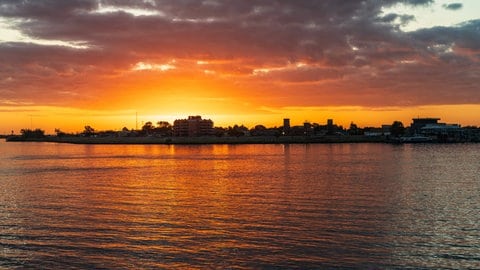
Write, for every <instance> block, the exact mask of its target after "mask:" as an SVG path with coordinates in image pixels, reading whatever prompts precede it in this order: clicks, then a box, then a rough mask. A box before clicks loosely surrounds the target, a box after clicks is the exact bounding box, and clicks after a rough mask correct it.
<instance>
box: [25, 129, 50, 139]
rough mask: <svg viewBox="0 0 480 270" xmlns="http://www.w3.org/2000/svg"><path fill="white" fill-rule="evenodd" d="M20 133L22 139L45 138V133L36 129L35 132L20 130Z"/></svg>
mask: <svg viewBox="0 0 480 270" xmlns="http://www.w3.org/2000/svg"><path fill="white" fill-rule="evenodd" d="M20 133H22V137H24V138H43V137H45V131H44V130H41V129H39V128H37V129H35V130H31V129H22V130H20Z"/></svg>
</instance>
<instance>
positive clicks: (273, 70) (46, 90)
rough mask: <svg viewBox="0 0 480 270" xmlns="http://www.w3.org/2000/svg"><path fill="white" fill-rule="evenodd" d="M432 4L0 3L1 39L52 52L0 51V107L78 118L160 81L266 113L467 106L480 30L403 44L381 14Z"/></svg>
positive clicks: (404, 38) (477, 26) (412, 0)
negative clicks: (10, 36)
mask: <svg viewBox="0 0 480 270" xmlns="http://www.w3.org/2000/svg"><path fill="white" fill-rule="evenodd" d="M432 3H433V1H432V0H385V1H376V0H365V1H357V0H352V1H349V0H344V1H337V0H331V1H328V0H323V1H310V0H296V1H280V0H269V1H264V0H251V1H234V0H222V1H221V0H150V1H127V0H104V1H95V0H69V1H55V0H32V1H16V0H3V1H0V18H2V20H3V21H4V22H7V23H8V24H9V25H10V27H11V28H12V29H16V30H18V31H21V33H22V34H23V35H24V36H26V37H29V38H31V39H32V40H50V41H61V42H62V43H61V45H60V43H59V44H50V45H45V44H40V43H36V42H19V41H17V42H2V43H0V104H2V102H3V104H6V102H9V104H12V102H13V103H14V102H18V103H22V104H23V103H35V104H40V105H72V106H81V105H82V104H88V103H89V102H93V101H95V100H97V99H98V98H105V97H107V96H112V95H119V96H121V95H126V94H125V92H127V91H133V90H132V87H133V86H134V85H136V86H137V87H135V91H138V92H142V91H143V88H142V85H144V84H148V85H149V89H156V90H155V91H157V92H158V93H157V94H159V95H161V94H162V91H166V90H165V88H164V87H162V86H163V85H164V84H165V82H166V81H167V80H169V76H170V77H172V78H175V80H182V78H183V79H185V80H188V79H189V78H196V80H198V81H202V80H203V81H214V82H218V83H219V84H220V83H224V85H234V86H235V89H240V90H239V91H241V92H242V95H244V96H251V98H252V99H256V100H257V101H258V102H260V103H265V105H267V106H335V105H358V106H367V107H368V106H372V107H375V106H414V105H431V104H478V103H480V92H479V90H480V89H479V87H478V82H479V81H480V64H479V62H480V20H473V21H467V22H464V23H463V24H461V25H458V26H455V27H434V28H424V29H419V30H416V31H412V32H403V31H402V30H401V29H400V27H401V26H402V25H405V24H408V23H409V22H410V21H412V20H415V18H414V17H413V16H410V15H408V14H407V15H406V14H395V13H389V14H385V13H384V12H383V10H384V9H385V8H389V7H392V6H395V5H399V4H400V5H407V6H410V7H411V8H415V7H416V6H428V5H430V4H432ZM445 8H446V9H450V10H458V9H460V8H462V4H460V3H453V4H449V5H447V6H445ZM65 44H70V45H69V46H66V45H65ZM139 67H142V68H139ZM149 67H156V68H149ZM162 67H165V68H162ZM166 67H168V68H166ZM146 73H148V74H146ZM152 78H155V79H154V80H153V79H152ZM153 81H155V82H153ZM127 85H128V87H127ZM149 91H151V90H149ZM228 91H229V89H225V93H224V94H223V95H225V96H232V95H233V94H232V93H228Z"/></svg>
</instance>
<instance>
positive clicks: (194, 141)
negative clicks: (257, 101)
mask: <svg viewBox="0 0 480 270" xmlns="http://www.w3.org/2000/svg"><path fill="white" fill-rule="evenodd" d="M6 141H7V142H51V143H69V144H166V145H168V144H180V145H181V144H187V145H201V144H306V143H325V144H328V143H389V142H390V141H389V140H388V139H387V138H386V137H380V136H376V137H373V136H318V137H313V136H312V137H309V136H280V137H275V136H252V137H57V136H47V137H44V138H23V137H21V136H9V137H7V138H6Z"/></svg>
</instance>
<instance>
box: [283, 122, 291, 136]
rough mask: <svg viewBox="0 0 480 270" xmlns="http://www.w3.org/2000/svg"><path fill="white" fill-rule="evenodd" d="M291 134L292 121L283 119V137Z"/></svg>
mask: <svg viewBox="0 0 480 270" xmlns="http://www.w3.org/2000/svg"><path fill="white" fill-rule="evenodd" d="M289 133H290V119H289V118H284V119H283V135H288V134H289Z"/></svg>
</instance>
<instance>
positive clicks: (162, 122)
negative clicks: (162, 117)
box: [157, 121, 172, 129]
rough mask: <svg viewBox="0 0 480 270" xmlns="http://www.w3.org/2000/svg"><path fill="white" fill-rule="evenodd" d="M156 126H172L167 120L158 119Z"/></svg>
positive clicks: (164, 127) (162, 127) (166, 127)
mask: <svg viewBox="0 0 480 270" xmlns="http://www.w3.org/2000/svg"><path fill="white" fill-rule="evenodd" d="M157 127H158V128H160V129H169V128H171V127H172V125H170V123H168V122H167V121H158V122H157Z"/></svg>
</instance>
